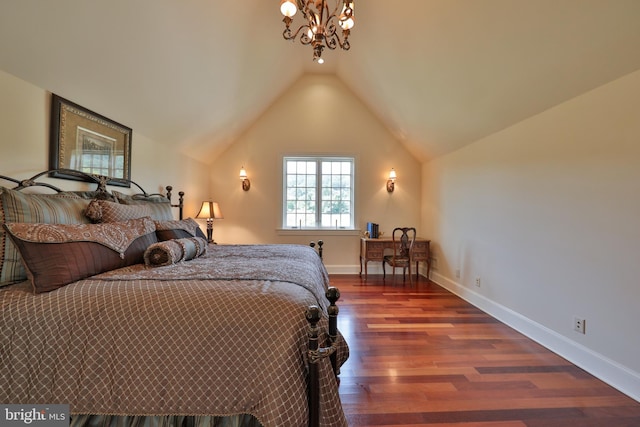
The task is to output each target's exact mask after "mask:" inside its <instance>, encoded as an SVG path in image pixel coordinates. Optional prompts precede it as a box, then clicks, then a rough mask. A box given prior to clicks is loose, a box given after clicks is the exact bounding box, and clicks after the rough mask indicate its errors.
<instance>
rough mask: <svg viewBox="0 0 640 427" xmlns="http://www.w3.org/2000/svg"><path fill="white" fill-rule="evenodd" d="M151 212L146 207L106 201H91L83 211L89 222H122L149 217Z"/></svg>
mask: <svg viewBox="0 0 640 427" xmlns="http://www.w3.org/2000/svg"><path fill="white" fill-rule="evenodd" d="M152 214H153V211H152V210H151V209H150V208H149V207H148V206H146V205H139V206H138V205H131V206H128V205H121V204H120V203H115V202H108V201H106V200H92V201H91V203H89V205H88V206H87V209H86V210H85V215H86V217H87V218H89V219H90V220H91V222H95V223H102V222H122V221H128V220H130V219H136V218H144V217H146V216H148V217H151V216H152Z"/></svg>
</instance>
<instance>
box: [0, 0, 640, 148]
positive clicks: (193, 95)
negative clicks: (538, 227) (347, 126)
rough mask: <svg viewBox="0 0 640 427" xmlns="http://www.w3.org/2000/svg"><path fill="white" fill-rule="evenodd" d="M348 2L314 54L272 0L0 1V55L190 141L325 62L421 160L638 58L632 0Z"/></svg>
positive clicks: (22, 74) (209, 136)
mask: <svg viewBox="0 0 640 427" xmlns="http://www.w3.org/2000/svg"><path fill="white" fill-rule="evenodd" d="M355 16H356V25H355V27H354V28H353V30H352V34H351V37H350V42H351V50H350V51H348V52H344V51H339V50H336V51H327V53H325V55H324V57H325V59H326V62H325V63H324V64H322V65H319V64H317V63H315V62H313V61H312V52H311V48H310V47H308V46H302V45H300V43H298V42H296V43H292V42H287V41H285V40H284V39H283V38H282V35H281V34H282V31H283V29H284V24H283V23H282V15H280V12H279V1H278V0H244V1H225V2H222V1H219V0H92V1H87V0H55V1H52V0H16V1H14V0H2V1H1V2H0V69H2V70H4V71H5V72H8V73H10V74H12V75H15V76H17V77H19V78H21V79H23V80H26V81H28V82H30V83H32V84H34V85H36V86H38V87H41V88H43V89H46V90H48V91H51V92H53V93H57V94H59V95H61V96H63V97H65V98H67V99H69V100H71V101H74V102H76V103H78V104H80V105H83V106H85V107H87V108H89V109H91V110H94V111H96V112H99V113H100V114H103V115H105V116H107V117H109V118H111V119H113V120H116V121H118V122H120V123H122V124H125V125H127V126H129V127H132V128H133V129H134V132H139V133H141V134H143V135H145V136H146V137H148V138H151V139H153V140H154V141H158V142H160V143H166V144H177V145H180V146H182V147H183V148H184V151H185V152H186V153H188V154H190V155H193V156H196V155H198V154H202V153H203V152H208V153H210V154H211V153H213V154H215V153H218V152H220V151H221V150H223V149H224V148H226V147H227V146H228V144H230V143H232V142H233V141H234V139H235V138H237V137H238V135H240V134H241V133H242V132H243V130H244V129H246V127H247V126H249V125H250V124H251V123H252V122H253V121H254V120H255V119H256V118H257V117H259V116H260V114H261V113H262V112H264V111H265V110H266V109H267V108H269V106H270V105H271V103H273V102H274V100H275V99H276V98H278V96H280V95H281V94H282V93H283V92H284V91H286V90H287V88H288V87H289V86H290V85H291V84H292V83H293V82H294V81H295V80H297V79H298V78H299V77H300V76H302V75H303V74H304V73H331V74H335V75H336V76H337V77H338V78H339V79H341V80H342V81H343V82H344V83H345V84H346V85H347V86H348V87H349V88H350V89H351V90H352V91H353V93H354V94H355V95H356V96H358V97H359V98H361V99H362V101H363V102H364V103H365V104H366V105H367V106H368V107H369V108H370V109H371V111H372V112H373V113H374V114H375V115H376V116H377V117H378V118H379V119H380V120H381V121H382V122H383V123H384V124H385V125H386V126H387V127H388V128H389V130H390V131H391V132H392V133H393V134H394V135H395V136H396V137H397V138H398V140H400V141H402V143H404V144H406V146H407V147H408V149H409V150H411V151H412V152H413V153H414V154H415V155H416V157H418V158H419V159H421V160H428V159H430V158H432V157H434V156H438V155H442V154H444V153H448V152H451V151H453V150H456V149H458V148H460V147H462V146H464V145H466V144H469V143H472V142H474V141H476V140H478V139H479V138H482V137H484V136H486V135H489V134H491V133H493V132H496V131H499V130H501V129H504V128H506V127H508V126H510V125H512V124H514V123H517V122H519V121H521V120H523V119H525V118H527V117H530V116H532V115H535V114H537V113H539V112H541V111H544V110H546V109H548V108H551V107H553V106H554V105H557V104H559V103H561V102H563V101H565V100H567V99H570V98H572V97H575V96H577V95H579V94H581V93H584V92H586V91H589V90H591V89H593V88H595V87H597V86H600V85H603V84H605V83H607V82H609V81H612V80H614V79H616V78H618V77H621V76H623V75H625V74H628V73H630V72H633V71H635V70H638V69H640V1H639V0H403V1H391V0H356V1H355ZM296 19H300V18H299V16H298V17H296ZM295 22H300V21H295ZM4 101H5V100H3V102H4ZM321 108H331V105H324V106H321ZM347 119H348V118H347Z"/></svg>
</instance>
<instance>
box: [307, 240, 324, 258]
mask: <svg viewBox="0 0 640 427" xmlns="http://www.w3.org/2000/svg"><path fill="white" fill-rule="evenodd" d="M322 245H324V242H323V241H322V240H318V255H320V259H322ZM309 246H311V247H312V248H314V249H315V247H316V242H311V243H309Z"/></svg>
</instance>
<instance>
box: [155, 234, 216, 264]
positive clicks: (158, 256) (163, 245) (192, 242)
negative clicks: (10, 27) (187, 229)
mask: <svg viewBox="0 0 640 427" xmlns="http://www.w3.org/2000/svg"><path fill="white" fill-rule="evenodd" d="M206 251H207V241H206V240H205V239H203V238H201V237H188V238H185V239H173V240H165V241H164V242H158V243H154V244H152V245H151V246H149V247H148V248H147V250H146V251H145V252H144V263H145V264H146V265H151V266H156V267H159V266H162V265H171V264H175V263H177V262H180V261H190V260H192V259H194V258H197V257H199V256H201V255H203V254H204V253H205V252H206Z"/></svg>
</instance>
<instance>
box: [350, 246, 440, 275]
mask: <svg viewBox="0 0 640 427" xmlns="http://www.w3.org/2000/svg"><path fill="white" fill-rule="evenodd" d="M430 242H431V240H427V239H423V238H422V237H416V242H415V243H414V244H413V259H414V261H415V262H416V278H417V277H418V276H419V274H418V263H419V262H420V261H423V262H426V263H427V278H429V273H430V270H431V261H430V260H429V259H430V254H429V243H430ZM385 249H389V250H390V251H393V240H392V239H391V237H384V238H380V239H370V238H368V237H362V238H360V275H361V276H362V267H363V266H364V278H365V280H366V279H367V263H368V262H369V261H380V262H382V259H383V257H384V255H385V253H384V252H385ZM390 251H389V252H390Z"/></svg>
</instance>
